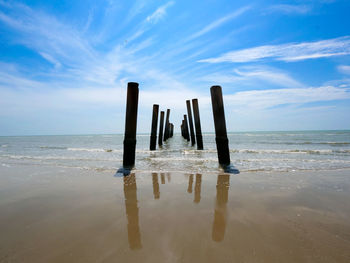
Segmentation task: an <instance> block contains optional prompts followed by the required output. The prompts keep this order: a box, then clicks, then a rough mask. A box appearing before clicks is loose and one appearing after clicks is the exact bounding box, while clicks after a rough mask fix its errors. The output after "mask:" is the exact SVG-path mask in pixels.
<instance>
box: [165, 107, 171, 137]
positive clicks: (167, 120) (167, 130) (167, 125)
mask: <svg viewBox="0 0 350 263" xmlns="http://www.w3.org/2000/svg"><path fill="white" fill-rule="evenodd" d="M169 117H170V109H167V110H166V119H165V129H164V141H166V140H167V139H169Z"/></svg>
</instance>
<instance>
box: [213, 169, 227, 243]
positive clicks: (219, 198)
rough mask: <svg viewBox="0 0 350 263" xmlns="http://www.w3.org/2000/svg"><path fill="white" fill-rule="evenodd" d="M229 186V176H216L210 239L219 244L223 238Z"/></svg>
mask: <svg viewBox="0 0 350 263" xmlns="http://www.w3.org/2000/svg"><path fill="white" fill-rule="evenodd" d="M229 186H230V175H228V174H220V175H218V181H217V185H216V204H215V214H214V222H213V232H212V239H213V240H214V241H217V242H221V241H222V240H223V239H224V236H225V229H226V219H227V211H226V205H227V201H228V190H229Z"/></svg>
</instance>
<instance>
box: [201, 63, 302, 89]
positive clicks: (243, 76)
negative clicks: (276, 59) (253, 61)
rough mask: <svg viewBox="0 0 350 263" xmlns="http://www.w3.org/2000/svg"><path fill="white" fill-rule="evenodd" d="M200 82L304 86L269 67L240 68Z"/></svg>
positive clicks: (208, 77)
mask: <svg viewBox="0 0 350 263" xmlns="http://www.w3.org/2000/svg"><path fill="white" fill-rule="evenodd" d="M201 80H204V81H207V82H210V83H218V84H230V85H240V86H241V85H242V84H244V85H250V86H252V87H254V86H255V87H256V86H257V85H259V86H260V85H261V82H264V83H268V84H273V85H275V86H277V87H289V88H291V87H293V88H303V87H305V85H304V84H302V83H300V82H299V81H297V80H295V79H294V78H292V77H291V76H290V75H289V74H287V73H286V72H283V71H281V70H277V69H275V68H271V67H242V68H236V69H234V70H233V71H231V72H228V73H214V74H208V75H206V76H204V77H202V78H201Z"/></svg>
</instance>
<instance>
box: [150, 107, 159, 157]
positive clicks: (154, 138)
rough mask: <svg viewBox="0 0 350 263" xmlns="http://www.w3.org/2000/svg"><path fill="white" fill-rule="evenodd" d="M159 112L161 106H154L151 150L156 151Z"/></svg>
mask: <svg viewBox="0 0 350 263" xmlns="http://www.w3.org/2000/svg"><path fill="white" fill-rule="evenodd" d="M158 111H159V105H157V104H154V105H153V114H152V128H151V139H150V146H149V149H150V150H151V151H154V150H155V149H156V143H157V125H158Z"/></svg>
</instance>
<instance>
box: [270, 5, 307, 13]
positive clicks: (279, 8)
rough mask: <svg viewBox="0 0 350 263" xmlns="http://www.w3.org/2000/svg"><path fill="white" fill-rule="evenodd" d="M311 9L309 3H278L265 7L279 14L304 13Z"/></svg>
mask: <svg viewBox="0 0 350 263" xmlns="http://www.w3.org/2000/svg"><path fill="white" fill-rule="evenodd" d="M310 11H311V6H309V5H288V4H280V5H272V6H270V7H268V8H267V12H268V13H271V12H276V13H279V14H288V15H293V14H298V15H304V14H307V13H309V12H310Z"/></svg>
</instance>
